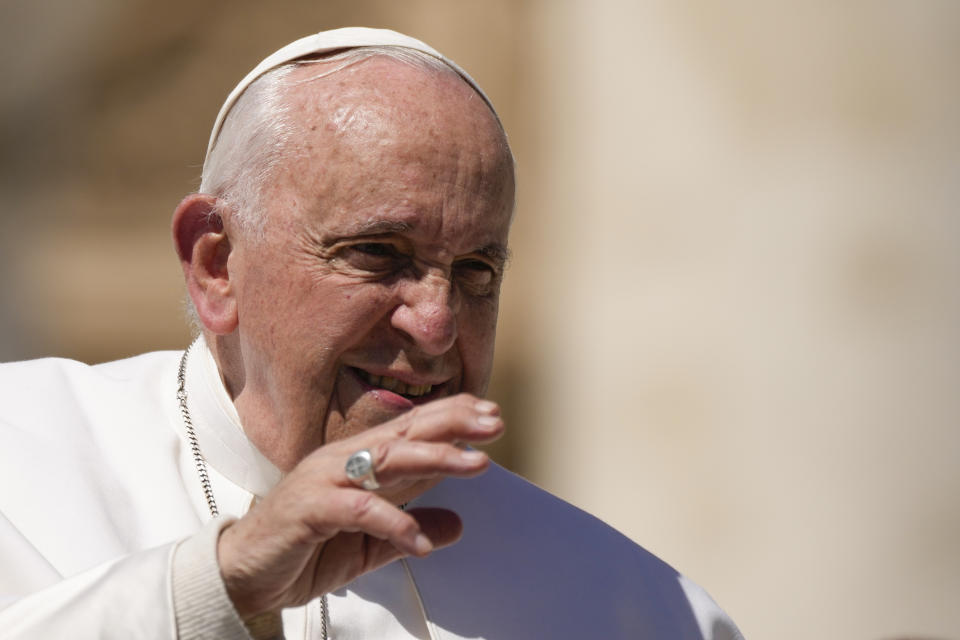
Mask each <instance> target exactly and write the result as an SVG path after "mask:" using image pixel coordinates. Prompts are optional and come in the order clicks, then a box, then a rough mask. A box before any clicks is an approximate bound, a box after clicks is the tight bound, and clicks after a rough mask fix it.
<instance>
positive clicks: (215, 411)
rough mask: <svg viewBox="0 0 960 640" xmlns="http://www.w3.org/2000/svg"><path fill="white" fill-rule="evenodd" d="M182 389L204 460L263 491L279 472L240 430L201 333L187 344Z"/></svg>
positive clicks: (236, 480) (239, 482)
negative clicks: (184, 390) (183, 389)
mask: <svg viewBox="0 0 960 640" xmlns="http://www.w3.org/2000/svg"><path fill="white" fill-rule="evenodd" d="M186 391H187V401H188V402H189V408H190V413H191V415H192V418H193V428H194V430H195V431H196V432H197V439H198V440H199V441H200V449H201V450H202V451H203V457H204V458H205V459H206V461H207V464H208V465H210V467H212V468H213V469H216V470H217V472H219V473H220V474H222V475H223V476H225V477H226V478H227V479H228V480H230V481H231V482H233V483H234V484H237V485H239V486H240V487H241V488H243V489H246V490H247V491H249V492H250V493H252V494H254V495H255V496H259V497H261V498H262V497H264V496H265V495H267V493H268V492H269V491H270V490H271V489H272V488H273V487H274V486H275V485H276V484H277V483H278V482H280V479H281V478H282V477H283V474H282V473H281V472H280V470H279V469H277V467H275V466H274V465H273V463H272V462H270V461H269V460H267V458H266V457H265V456H264V455H263V454H262V453H260V451H259V450H258V449H257V448H256V447H255V446H254V445H253V443H252V442H250V440H248V439H247V436H246V434H244V432H243V426H242V425H241V424H240V416H239V415H238V414H237V409H236V407H234V405H233V401H232V400H231V399H230V396H229V394H228V393H227V390H226V388H224V386H223V381H222V380H221V379H220V371H219V369H217V363H216V361H214V359H213V354H211V353H210V349H209V348H208V347H207V343H206V342H205V341H204V339H203V338H202V337H201V338H198V339H197V341H196V342H195V343H194V344H193V346H192V347H191V348H190V357H189V358H188V360H187V371H186Z"/></svg>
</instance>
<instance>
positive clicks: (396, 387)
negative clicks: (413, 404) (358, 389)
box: [353, 368, 433, 398]
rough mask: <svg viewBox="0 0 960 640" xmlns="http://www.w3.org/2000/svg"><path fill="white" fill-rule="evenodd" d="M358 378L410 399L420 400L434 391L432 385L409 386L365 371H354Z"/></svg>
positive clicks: (401, 381) (394, 379)
mask: <svg viewBox="0 0 960 640" xmlns="http://www.w3.org/2000/svg"><path fill="white" fill-rule="evenodd" d="M353 371H354V373H356V374H357V376H358V377H359V378H360V379H361V380H363V381H364V382H366V383H367V384H368V385H370V386H371V387H378V388H380V389H386V390H387V391H392V392H393V393H396V394H399V395H402V396H406V397H408V398H420V397H422V396H425V395H428V394H429V393H430V392H431V391H433V385H432V384H407V383H406V382H404V381H403V380H398V379H397V378H393V377H391V376H378V375H375V374H372V373H368V372H367V371H364V370H363V369H357V368H354V369H353Z"/></svg>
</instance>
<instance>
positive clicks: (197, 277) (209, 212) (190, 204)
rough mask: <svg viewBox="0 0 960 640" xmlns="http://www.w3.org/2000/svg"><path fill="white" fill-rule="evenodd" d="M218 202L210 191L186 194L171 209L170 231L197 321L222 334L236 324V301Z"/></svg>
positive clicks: (228, 249) (228, 250)
mask: <svg viewBox="0 0 960 640" xmlns="http://www.w3.org/2000/svg"><path fill="white" fill-rule="evenodd" d="M217 202H218V201H217V199H216V198H215V197H213V196H211V195H206V194H199V193H195V194H191V195H189V196H187V197H186V198H184V199H183V200H182V201H181V202H180V204H179V205H178V206H177V208H176V210H175V211H174V213H173V222H172V231H173V243H174V246H175V247H176V250H177V255H178V256H179V257H180V265H181V266H182V267H183V277H184V280H185V282H186V285H187V293H188V294H189V295H190V299H191V300H192V301H193V305H194V307H195V308H196V310H197V315H198V316H199V319H200V322H202V323H203V326H204V327H206V328H207V329H208V330H209V331H211V332H213V333H215V334H218V335H225V334H228V333H231V332H233V331H234V329H236V327H237V304H236V297H235V295H234V289H233V287H232V283H231V281H230V271H229V269H228V268H227V261H228V259H229V257H230V251H231V246H230V239H229V238H228V237H227V234H226V232H225V231H224V226H223V220H222V218H221V217H220V214H219V213H218V211H217Z"/></svg>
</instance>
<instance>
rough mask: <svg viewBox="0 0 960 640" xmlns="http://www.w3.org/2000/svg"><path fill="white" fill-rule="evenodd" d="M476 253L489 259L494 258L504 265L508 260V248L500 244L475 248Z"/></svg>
mask: <svg viewBox="0 0 960 640" xmlns="http://www.w3.org/2000/svg"><path fill="white" fill-rule="evenodd" d="M477 253H479V254H480V255H482V256H484V257H485V258H489V259H490V260H495V261H496V262H497V263H498V264H500V265H505V264H507V262H509V261H510V249H508V248H507V247H505V246H503V245H502V244H488V245H487V246H485V247H480V248H479V249H477Z"/></svg>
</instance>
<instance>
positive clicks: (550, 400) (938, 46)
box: [0, 0, 960, 640]
mask: <svg viewBox="0 0 960 640" xmlns="http://www.w3.org/2000/svg"><path fill="white" fill-rule="evenodd" d="M354 24H365V25H368V26H386V27H392V28H395V29H398V30H401V31H405V32H407V33H409V34H411V35H414V36H417V37H420V38H422V39H424V40H426V41H427V42H429V43H431V44H433V45H434V46H436V47H437V48H439V49H440V50H442V51H444V52H445V53H447V54H448V55H450V56H451V57H452V58H454V59H455V60H457V61H458V62H460V63H461V64H462V65H463V66H465V67H466V68H467V69H468V70H470V71H471V72H472V73H473V75H474V76H475V77H476V78H477V80H478V81H479V82H480V84H481V85H482V86H483V87H485V89H486V90H487V92H488V93H489V94H490V96H491V98H492V99H493V101H494V103H495V104H496V105H497V106H498V108H499V110H500V114H501V116H502V119H503V121H504V123H505V126H506V129H507V131H508V133H509V135H510V138H511V141H512V143H513V147H514V151H515V154H516V156H517V157H518V159H519V172H520V193H519V203H520V211H519V218H518V220H517V223H516V226H515V231H514V236H513V245H514V251H515V258H514V261H513V264H512V267H511V270H510V272H509V274H508V280H507V283H506V285H505V290H504V294H503V295H504V305H503V312H502V315H501V326H500V341H499V343H498V353H497V357H498V365H497V370H496V373H495V381H494V388H493V390H492V395H493V396H494V397H496V398H497V399H499V400H501V401H502V402H503V403H504V405H505V407H506V411H507V416H508V421H509V426H510V429H511V432H510V435H509V437H508V438H507V439H506V441H505V442H503V443H501V444H500V445H499V446H498V447H497V448H496V449H495V455H496V456H497V458H498V460H500V461H501V462H503V463H504V464H506V465H507V466H509V467H510V468H512V469H514V470H517V471H519V472H522V473H524V474H525V475H527V476H528V477H530V478H531V479H532V480H534V481H535V482H537V483H539V484H541V485H542V486H545V487H547V488H549V489H550V490H552V491H554V492H555V493H557V494H559V495H561V496H563V497H564V498H566V499H568V500H570V501H572V502H574V503H575V504H577V505H580V506H582V507H584V508H586V509H588V510H589V511H591V512H593V513H595V514H597V515H598V516H600V517H602V518H604V519H605V520H607V521H608V522H610V523H612V524H614V525H615V526H617V527H618V528H620V529H621V530H622V531H624V532H625V533H626V534H627V535H629V536H630V537H632V538H633V539H635V540H636V541H638V542H639V543H641V544H643V545H644V546H646V547H647V548H649V549H651V550H652V551H654V552H656V553H658V554H659V555H661V556H662V557H664V558H665V559H666V560H668V561H669V562H671V563H672V564H673V565H674V566H676V567H677V568H678V569H679V570H681V571H683V572H685V573H687V574H688V575H690V576H691V577H692V578H694V579H695V580H697V581H698V582H700V583H701V584H703V585H704V586H706V587H707V589H708V590H709V591H710V592H711V593H712V594H713V595H714V597H715V598H716V599H717V600H718V601H719V602H720V603H721V604H722V605H723V606H724V607H725V608H726V609H727V610H728V611H729V612H730V613H731V615H732V616H733V617H734V618H735V619H736V620H737V621H738V623H739V624H740V626H741V627H742V629H743V631H744V632H745V634H746V635H747V637H748V638H751V639H753V640H757V639H759V638H778V639H784V640H792V639H796V640H799V639H801V638H803V639H808V638H844V639H848V638H864V639H877V640H879V639H883V638H894V637H897V636H905V635H911V636H924V637H938V638H960V429H958V426H960V394H958V390H960V212H958V206H960V3H957V2H953V1H950V0H945V1H943V2H932V1H918V2H910V1H907V0H904V1H902V2H893V1H879V0H878V1H870V2H866V1H864V2H824V1H817V2H799V1H797V2H790V3H786V2H763V1H761V0H739V1H737V0H734V1H728V2H723V3H720V2H712V1H710V0H701V1H679V2H678V1H674V2H649V3H640V2H627V1H618V0H591V1H588V0H570V1H564V2H560V1H556V2H548V1H546V0H528V1H511V0H484V1H482V2H481V1H476V0H461V1H457V2H452V1H446V2H444V1H441V0H418V1H407V2H400V1H397V0H380V1H375V0H354V1H346V0H341V1H327V2H316V1H314V2H305V1H298V2H293V1H289V2H274V3H263V2H254V1H252V0H233V1H231V2H227V1H225V0H219V1H205V2H204V1H201V2H193V1H190V2H188V1H187V0H166V2H164V3H158V2H147V1H146V0H72V1H70V2H67V1H65V0H60V1H59V2H58V1H54V0H30V1H28V0H19V1H18V0H0V60H2V62H0V65H2V69H3V76H2V77H3V88H2V90H0V207H2V210H0V211H2V216H0V292H2V295H0V357H2V359H6V360H10V359H19V358H26V357H36V356H44V355H54V354H56V355H64V356H70V357H75V358H79V359H83V360H87V361H101V360H106V359H113V358H117V357H122V356H126V355H131V354H135V353H138V352H141V351H144V350H153V349H166V348H182V347H183V346H184V345H185V344H186V342H187V340H188V334H187V332H186V330H185V329H184V323H183V321H182V311H181V302H180V300H181V295H182V294H181V284H180V276H179V268H178V266H177V264H176V261H175V260H174V258H173V252H172V250H171V248H170V242H169V240H168V237H167V236H168V231H167V224H168V219H169V215H170V213H171V212H172V210H173V207H174V206H175V204H176V203H177V201H178V200H179V198H180V197H181V196H182V195H184V194H186V193H187V192H189V191H190V190H192V189H193V188H195V186H196V184H197V182H198V176H199V165H200V163H201V162H202V154H203V149H204V146H205V143H206V138H207V132H208V129H209V126H210V125H211V123H212V121H213V118H214V116H215V114H216V112H217V110H218V109H219V106H220V103H221V101H222V99H223V98H224V96H225V95H226V93H227V92H228V91H229V89H230V88H231V87H232V86H233V84H234V83H235V82H236V81H237V80H239V78H240V77H242V76H243V75H244V73H245V72H246V71H247V70H248V69H249V68H251V67H252V66H253V65H254V64H255V63H256V62H257V61H259V59H260V58H261V57H263V56H264V55H266V54H267V53H269V52H270V51H272V50H274V49H275V48H277V47H279V46H281V45H282V44H284V43H286V42H287V41H289V40H292V39H294V38H296V37H300V36H302V35H306V34H307V33H309V32H312V31H317V30H320V29H324V28H331V27H335V26H346V25H354ZM0 393H2V390H0ZM598 586H599V587H600V588H602V585H598Z"/></svg>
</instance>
